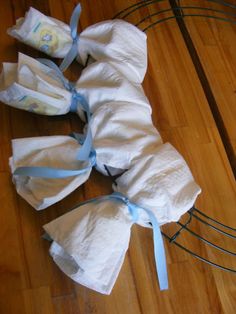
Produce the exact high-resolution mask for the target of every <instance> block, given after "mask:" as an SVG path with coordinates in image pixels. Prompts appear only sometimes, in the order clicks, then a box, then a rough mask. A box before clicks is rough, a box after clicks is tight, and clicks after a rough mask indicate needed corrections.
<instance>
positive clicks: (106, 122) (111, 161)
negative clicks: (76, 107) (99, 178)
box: [90, 101, 162, 175]
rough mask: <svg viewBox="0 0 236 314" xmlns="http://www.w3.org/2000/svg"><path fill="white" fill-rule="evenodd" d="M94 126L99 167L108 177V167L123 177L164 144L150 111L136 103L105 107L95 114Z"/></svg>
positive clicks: (113, 103) (92, 122) (113, 104)
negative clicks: (125, 171)
mask: <svg viewBox="0 0 236 314" xmlns="http://www.w3.org/2000/svg"><path fill="white" fill-rule="evenodd" d="M90 126H91V132H92V135H93V141H94V148H95V150H96V153H97V165H96V167H97V169H98V170H99V171H100V172H102V173H103V174H105V175H107V172H106V169H105V168H104V165H106V166H108V168H109V169H110V172H111V173H112V174H117V173H121V172H123V171H124V170H127V169H130V167H131V166H132V165H133V164H135V162H136V160H137V159H139V158H140V157H141V156H145V155H149V154H152V153H153V152H154V151H155V149H156V148H157V147H158V146H159V145H161V144H162V139H161V137H160V134H159V133H158V132H157V130H156V128H155V127H154V126H153V123H152V118H151V110H150V107H145V106H140V105H139V104H136V103H131V102H121V101H120V102H110V103H107V104H105V105H102V106H100V107H99V108H98V109H97V110H96V111H95V112H94V113H93V115H92V117H91V122H90ZM122 170H123V171H122Z"/></svg>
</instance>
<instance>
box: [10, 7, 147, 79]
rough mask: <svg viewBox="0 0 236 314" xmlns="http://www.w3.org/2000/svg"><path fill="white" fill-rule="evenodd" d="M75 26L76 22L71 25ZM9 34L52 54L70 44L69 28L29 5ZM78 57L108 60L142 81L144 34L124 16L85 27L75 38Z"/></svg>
mask: <svg viewBox="0 0 236 314" xmlns="http://www.w3.org/2000/svg"><path fill="white" fill-rule="evenodd" d="M74 27H75V29H77V25H74ZM8 34H9V35H11V36H13V37H15V38H17V39H18V40H20V41H22V42H24V43H26V44H28V45H30V46H32V47H34V48H36V49H39V50H41V51H43V52H45V53H46V54H48V55H49V56H51V57H56V58H64V57H65V56H66V55H67V54H68V52H69V50H70V48H71V46H72V42H73V39H72V37H71V28H70V27H69V26H68V25H66V24H65V23H63V22H61V21H58V20H57V19H54V18H52V17H48V16H46V15H44V14H42V13H41V12H39V11H38V10H36V9H34V8H32V7H31V8H30V9H29V11H28V12H27V13H26V15H25V17H22V18H19V19H18V20H17V21H16V25H15V26H13V27H11V28H9V29H8ZM77 53H78V55H77V60H78V61H79V62H80V63H82V64H83V65H85V64H86V62H87V58H88V56H91V57H92V58H93V59H94V60H96V61H105V62H109V63H111V64H112V65H113V66H114V67H115V68H116V69H117V70H118V71H119V72H121V73H122V74H123V75H124V76H126V77H127V78H128V79H129V80H130V81H132V82H136V83H141V82H142V81H143V78H144V75H145V73H146V70H147V45H146V34H144V33H143V32H142V31H140V30H139V29H138V28H137V27H135V26H134V25H132V24H129V23H128V22H125V21H123V20H108V21H103V22H100V23H97V24H95V25H92V26H89V27H87V28H86V29H85V30H84V31H82V32H81V33H80V35H79V39H78V41H77Z"/></svg>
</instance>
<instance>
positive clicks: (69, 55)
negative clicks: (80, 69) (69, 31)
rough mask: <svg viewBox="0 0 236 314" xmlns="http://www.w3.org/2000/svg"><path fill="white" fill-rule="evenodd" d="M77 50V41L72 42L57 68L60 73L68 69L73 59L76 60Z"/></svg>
mask: <svg viewBox="0 0 236 314" xmlns="http://www.w3.org/2000/svg"><path fill="white" fill-rule="evenodd" d="M77 49H78V48H77V40H74V41H73V43H72V46H71V48H70V50H69V52H68V53H67V55H66V56H65V58H64V59H63V61H62V63H61V64H60V67H59V68H60V70H61V71H62V72H65V71H66V70H67V69H68V67H69V66H70V65H71V63H72V62H73V61H74V59H75V58H76V56H77V54H78V51H77Z"/></svg>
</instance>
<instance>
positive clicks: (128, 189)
mask: <svg viewBox="0 0 236 314" xmlns="http://www.w3.org/2000/svg"><path fill="white" fill-rule="evenodd" d="M113 189H114V190H115V191H117V192H120V193H122V194H124V195H125V196H127V197H128V198H129V199H130V200H131V201H132V202H134V203H136V204H138V205H140V206H141V207H145V208H147V209H149V210H151V211H152V212H153V213H154V215H155V216H156V219H157V221H158V222H159V224H160V225H163V224H166V223H168V222H172V221H178V220H179V218H180V217H181V216H182V215H183V214H184V213H185V212H186V211H188V210H189V209H190V208H191V207H192V206H193V204H194V202H195V200H196V198H197V196H198V194H199V193H200V192H201V190H200V188H199V186H198V185H197V184H196V183H195V181H194V178H193V176H192V174H191V172H190V170H189V168H188V166H187V164H186V162H185V160H184V159H183V157H182V156H181V155H180V154H179V153H178V152H177V151H176V149H175V148H174V147H173V146H171V145H170V144H169V143H167V144H163V145H161V146H159V147H158V148H157V149H156V151H155V152H153V153H152V154H150V155H147V156H142V157H141V158H140V159H139V160H138V161H137V162H136V163H135V164H134V165H133V166H132V167H131V168H130V169H129V170H128V171H126V172H125V173H124V174H123V175H122V176H120V177H119V178H118V179H117V186H115V185H114V186H113ZM149 222H150V220H149V217H148V215H147V214H146V213H145V212H144V211H141V212H140V213H139V219H138V221H137V223H138V224H140V225H142V226H144V227H148V226H150V225H149Z"/></svg>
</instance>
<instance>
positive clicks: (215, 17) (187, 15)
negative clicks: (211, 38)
mask: <svg viewBox="0 0 236 314" xmlns="http://www.w3.org/2000/svg"><path fill="white" fill-rule="evenodd" d="M190 16H191V17H206V18H210V19H215V20H219V21H224V22H229V23H232V24H236V21H234V20H230V19H227V18H221V17H217V16H212V15H204V14H185V15H184V17H190ZM176 18H183V17H182V16H181V15H173V16H170V17H167V18H164V19H161V20H158V21H156V22H153V23H152V24H150V25H149V26H147V27H145V28H144V29H142V31H143V32H146V31H147V30H148V29H149V28H151V27H153V26H155V25H157V24H160V23H162V22H166V21H168V20H171V19H176Z"/></svg>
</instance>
